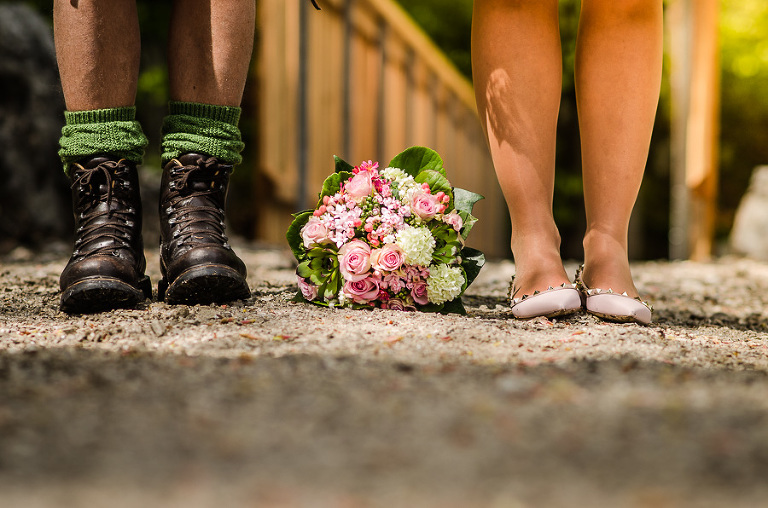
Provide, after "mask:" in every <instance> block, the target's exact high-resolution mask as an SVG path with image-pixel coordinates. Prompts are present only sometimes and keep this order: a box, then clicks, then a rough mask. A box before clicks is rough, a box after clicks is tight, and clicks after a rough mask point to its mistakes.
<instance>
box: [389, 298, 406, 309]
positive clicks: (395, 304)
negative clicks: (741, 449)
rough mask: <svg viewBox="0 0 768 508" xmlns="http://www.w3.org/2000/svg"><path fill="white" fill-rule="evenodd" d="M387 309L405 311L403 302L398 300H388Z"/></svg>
mask: <svg viewBox="0 0 768 508" xmlns="http://www.w3.org/2000/svg"><path fill="white" fill-rule="evenodd" d="M387 308H388V309H390V310H405V302H403V301H402V300H401V299H400V298H390V299H389V301H388V302H387Z"/></svg>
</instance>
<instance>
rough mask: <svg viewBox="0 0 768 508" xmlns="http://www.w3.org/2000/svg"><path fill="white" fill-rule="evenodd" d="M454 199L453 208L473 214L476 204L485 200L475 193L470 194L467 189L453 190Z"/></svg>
mask: <svg viewBox="0 0 768 508" xmlns="http://www.w3.org/2000/svg"><path fill="white" fill-rule="evenodd" d="M453 199H454V205H453V206H454V208H456V210H458V211H464V212H467V213H469V214H471V213H472V208H473V207H474V206H475V203H477V202H478V201H480V200H481V199H485V198H484V197H483V196H481V195H480V194H475V193H474V192H470V191H468V190H466V189H459V188H458V187H456V188H455V189H453Z"/></svg>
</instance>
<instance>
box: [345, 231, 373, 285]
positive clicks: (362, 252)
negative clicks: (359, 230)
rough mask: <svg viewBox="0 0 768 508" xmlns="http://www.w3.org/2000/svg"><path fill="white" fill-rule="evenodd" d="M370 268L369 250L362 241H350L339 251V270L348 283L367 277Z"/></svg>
mask: <svg viewBox="0 0 768 508" xmlns="http://www.w3.org/2000/svg"><path fill="white" fill-rule="evenodd" d="M370 268H371V248H370V247H369V246H368V244H367V243H365V242H364V241H362V240H352V241H351V242H349V243H346V244H344V245H343V246H342V247H341V248H340V249H339V270H340V271H341V274H342V275H343V276H344V278H345V279H346V280H348V281H352V282H357V281H359V280H363V279H365V278H366V277H368V270H370Z"/></svg>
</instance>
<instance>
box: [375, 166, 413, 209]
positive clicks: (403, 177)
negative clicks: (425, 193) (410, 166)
mask: <svg viewBox="0 0 768 508" xmlns="http://www.w3.org/2000/svg"><path fill="white" fill-rule="evenodd" d="M381 175H382V176H383V177H384V178H386V179H387V180H389V181H390V182H393V183H394V184H395V192H396V195H397V197H398V198H399V199H400V201H401V202H402V203H410V202H411V200H412V199H413V195H414V194H416V193H417V192H420V191H422V190H423V189H422V188H421V184H420V183H417V182H416V180H414V179H413V177H412V176H411V175H409V174H408V173H406V172H405V171H403V170H402V169H398V168H387V169H385V170H384V171H382V172H381Z"/></svg>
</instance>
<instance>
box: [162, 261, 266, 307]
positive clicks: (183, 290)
mask: <svg viewBox="0 0 768 508" xmlns="http://www.w3.org/2000/svg"><path fill="white" fill-rule="evenodd" d="M157 295H158V296H157V297H158V299H159V300H165V302H166V303H168V304H171V305H174V304H186V305H195V304H202V305H207V304H211V303H226V302H231V301H234V300H244V299H246V298H249V297H250V296H251V290H250V288H249V287H248V283H247V282H246V281H245V279H244V278H243V276H242V275H240V273H239V272H237V271H236V270H233V269H232V268H230V267H228V266H225V265H203V266H196V267H194V268H190V269H189V270H187V271H186V272H184V273H182V274H181V275H179V276H178V277H177V278H176V280H174V281H173V283H172V284H170V285H168V282H167V281H166V280H165V279H162V280H161V281H160V284H159V286H158V292H157Z"/></svg>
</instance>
